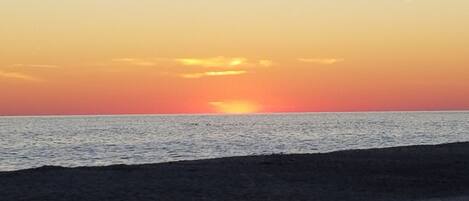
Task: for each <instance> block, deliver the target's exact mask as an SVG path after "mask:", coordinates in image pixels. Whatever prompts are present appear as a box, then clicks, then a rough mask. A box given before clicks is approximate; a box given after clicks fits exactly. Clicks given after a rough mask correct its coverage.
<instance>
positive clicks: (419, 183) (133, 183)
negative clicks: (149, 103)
mask: <svg viewBox="0 0 469 201" xmlns="http://www.w3.org/2000/svg"><path fill="white" fill-rule="evenodd" d="M468 170H469V143H452V144H443V145H425V146H407V147H395V148H383V149H368V150H349V151H338V152H332V153H321V154H296V155H295V154H293V155H264V156H246V157H231V158H221V159H210V160H197V161H181V162H170V163H161V164H145V165H113V166H106V167H79V168H62V167H53V166H45V167H41V168H36V169H28V170H20V171H11V172H1V173H0V186H1V188H0V200H2V201H10V200H12V201H13V200H38V201H39V200H41V201H42V200H50V201H53V200H64V201H65V200H67V201H70V200H82V201H88V200H89V201H91V200H127V201H128V200H168V201H169V200H331V201H335V200H357V201H358V200H360V201H366V200H384V201H386V200H422V201H423V200H467V199H466V198H467V197H466V198H464V196H467V195H469V174H468V173H467V172H468Z"/></svg>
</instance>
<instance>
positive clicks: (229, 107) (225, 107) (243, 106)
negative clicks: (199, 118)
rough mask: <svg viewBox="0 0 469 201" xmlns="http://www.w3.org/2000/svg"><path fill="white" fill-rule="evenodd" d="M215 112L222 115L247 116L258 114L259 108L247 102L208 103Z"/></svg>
mask: <svg viewBox="0 0 469 201" xmlns="http://www.w3.org/2000/svg"><path fill="white" fill-rule="evenodd" d="M210 105H212V106H213V107H214V109H215V110H216V112H218V113H224V114H249V113H256V112H259V106H258V105H257V104H255V103H252V102H249V101H217V102H210Z"/></svg>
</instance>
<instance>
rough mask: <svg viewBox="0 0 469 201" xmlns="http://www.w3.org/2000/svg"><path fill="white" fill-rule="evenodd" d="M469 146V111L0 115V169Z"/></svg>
mask: <svg viewBox="0 0 469 201" xmlns="http://www.w3.org/2000/svg"><path fill="white" fill-rule="evenodd" d="M460 141H469V112H370V113H295V114H252V115H119V116H38V117H0V171H12V170H19V169H27V168H34V167H40V166H44V165H54V166H64V167H77V166H104V165H112V164H145V163H159V162H169V161H180V160H193V159H206V158H218V157H230V156H244V155H261V154H274V153H275V154H278V153H284V154H290V153H318V152H330V151H337V150H345V149H364V148H381V147H393V146H402V145H422V144H440V143H449V142H460Z"/></svg>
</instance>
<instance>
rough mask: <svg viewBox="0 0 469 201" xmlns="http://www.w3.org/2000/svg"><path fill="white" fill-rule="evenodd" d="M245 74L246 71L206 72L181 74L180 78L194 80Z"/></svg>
mask: <svg viewBox="0 0 469 201" xmlns="http://www.w3.org/2000/svg"><path fill="white" fill-rule="evenodd" d="M246 73H247V71H244V70H238V71H208V72H203V73H187V74H181V75H180V76H181V77H182V78H187V79H196V78H202V77H215V76H233V75H243V74H246Z"/></svg>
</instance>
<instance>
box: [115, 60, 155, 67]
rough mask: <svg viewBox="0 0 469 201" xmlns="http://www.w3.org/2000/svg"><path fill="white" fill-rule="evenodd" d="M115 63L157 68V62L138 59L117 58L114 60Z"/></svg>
mask: <svg viewBox="0 0 469 201" xmlns="http://www.w3.org/2000/svg"><path fill="white" fill-rule="evenodd" d="M112 62H115V63H125V64H128V65H133V66H156V62H154V61H149V60H145V59H138V58H116V59H112Z"/></svg>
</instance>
